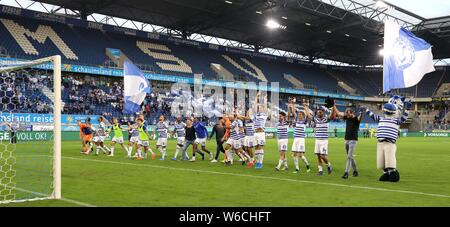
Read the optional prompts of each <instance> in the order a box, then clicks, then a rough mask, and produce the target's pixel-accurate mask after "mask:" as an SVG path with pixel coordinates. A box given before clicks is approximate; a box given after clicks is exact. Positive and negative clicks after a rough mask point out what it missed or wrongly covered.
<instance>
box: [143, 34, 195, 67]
mask: <svg viewBox="0 0 450 227" xmlns="http://www.w3.org/2000/svg"><path fill="white" fill-rule="evenodd" d="M136 46H137V47H138V48H139V49H140V50H142V52H144V53H146V54H148V55H149V56H150V57H153V58H154V59H157V60H164V61H171V62H174V64H170V63H163V62H156V64H157V65H158V66H159V67H160V68H161V69H163V70H167V71H175V72H182V73H192V69H191V67H190V66H189V65H188V64H186V62H184V61H183V60H181V59H179V58H177V57H175V56H174V55H173V54H171V50H170V49H169V48H168V47H167V46H165V45H161V44H156V43H149V42H143V41H136ZM155 50H156V51H161V52H166V53H160V52H156V51H155Z"/></svg>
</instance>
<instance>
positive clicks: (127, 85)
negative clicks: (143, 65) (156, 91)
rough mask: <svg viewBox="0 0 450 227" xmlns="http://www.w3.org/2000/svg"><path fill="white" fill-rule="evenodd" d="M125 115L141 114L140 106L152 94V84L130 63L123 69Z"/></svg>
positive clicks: (126, 63) (125, 64)
mask: <svg viewBox="0 0 450 227" xmlns="http://www.w3.org/2000/svg"><path fill="white" fill-rule="evenodd" d="M123 78H124V92H123V93H124V96H125V100H124V101H125V105H124V108H123V113H124V114H135V113H136V112H139V110H140V106H141V104H142V102H143V101H144V99H145V96H146V95H147V93H150V92H151V87H150V82H149V81H148V80H147V78H145V77H144V74H143V73H142V72H141V70H140V69H139V68H138V67H137V66H135V65H134V64H133V63H131V62H130V61H125V63H124V67H123Z"/></svg>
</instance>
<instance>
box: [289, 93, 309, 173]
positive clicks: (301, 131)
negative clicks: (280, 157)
mask: <svg viewBox="0 0 450 227" xmlns="http://www.w3.org/2000/svg"><path fill="white" fill-rule="evenodd" d="M303 105H306V103H305V102H304V101H303ZM291 117H292V119H291ZM288 121H290V122H291V126H292V127H293V128H294V143H292V153H293V159H294V165H295V172H294V173H298V172H299V171H300V168H299V163H298V161H299V158H301V159H302V161H303V163H305V165H306V172H309V171H311V169H310V168H309V163H308V160H307V159H306V156H305V151H306V148H305V138H306V124H307V122H308V119H307V118H306V114H305V111H304V110H301V111H298V114H297V109H296V107H295V99H292V100H290V102H289V103H288Z"/></svg>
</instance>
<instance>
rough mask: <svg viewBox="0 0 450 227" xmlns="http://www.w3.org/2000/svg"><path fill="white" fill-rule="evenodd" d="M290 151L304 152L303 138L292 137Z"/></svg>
mask: <svg viewBox="0 0 450 227" xmlns="http://www.w3.org/2000/svg"><path fill="white" fill-rule="evenodd" d="M292 152H303V153H304V152H305V138H294V143H293V144H292Z"/></svg>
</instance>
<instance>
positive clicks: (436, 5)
mask: <svg viewBox="0 0 450 227" xmlns="http://www.w3.org/2000/svg"><path fill="white" fill-rule="evenodd" d="M385 2H387V3H389V4H392V5H395V6H398V7H400V8H402V9H405V10H407V11H409V12H412V13H414V14H417V15H419V16H421V17H424V18H427V19H429V18H435V17H443V16H450V0H385Z"/></svg>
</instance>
